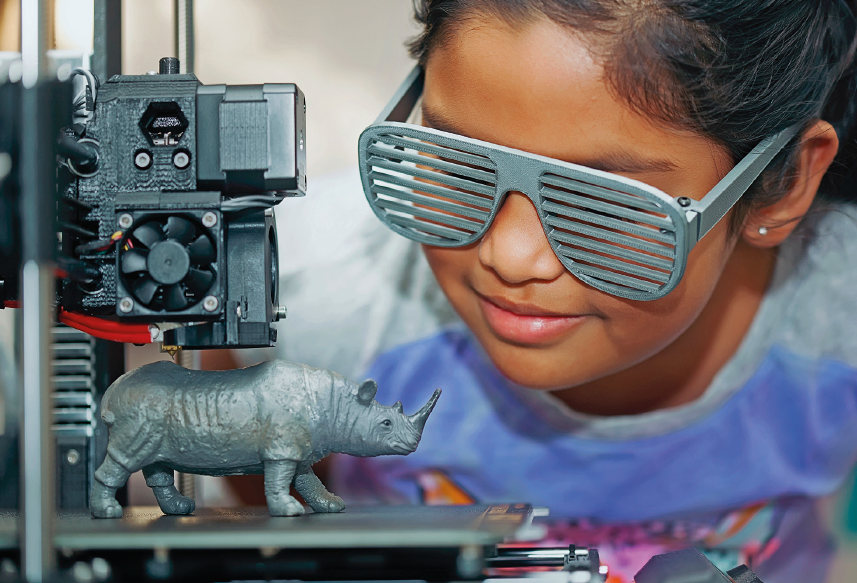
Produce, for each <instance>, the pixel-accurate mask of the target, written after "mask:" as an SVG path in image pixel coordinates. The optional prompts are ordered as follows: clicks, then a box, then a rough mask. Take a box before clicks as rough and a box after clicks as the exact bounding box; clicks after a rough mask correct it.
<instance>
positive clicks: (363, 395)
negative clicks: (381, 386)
mask: <svg viewBox="0 0 857 583" xmlns="http://www.w3.org/2000/svg"><path fill="white" fill-rule="evenodd" d="M377 392H378V383H376V382H375V381H373V380H372V379H368V380H365V381H363V384H362V385H360V387H359V388H358V389H357V402H358V403H360V404H362V405H368V404H369V403H371V402H372V399H374V398H375V393H377Z"/></svg>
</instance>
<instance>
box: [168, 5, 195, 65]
mask: <svg viewBox="0 0 857 583" xmlns="http://www.w3.org/2000/svg"><path fill="white" fill-rule="evenodd" d="M173 2H174V13H175V19H176V20H175V22H176V57H178V59H179V66H180V67H181V69H180V72H181V73H193V66H194V62H193V61H194V37H193V0H173Z"/></svg>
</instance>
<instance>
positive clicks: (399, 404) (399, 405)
mask: <svg viewBox="0 0 857 583" xmlns="http://www.w3.org/2000/svg"><path fill="white" fill-rule="evenodd" d="M393 410H395V411H396V412H397V413H402V414H404V411H403V410H402V402H401V401H396V403H395V404H394V405H393Z"/></svg>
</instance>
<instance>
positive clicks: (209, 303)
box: [202, 296, 220, 312]
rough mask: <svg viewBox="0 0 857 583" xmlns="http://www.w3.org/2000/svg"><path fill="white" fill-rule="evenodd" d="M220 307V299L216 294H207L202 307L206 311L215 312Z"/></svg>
mask: <svg viewBox="0 0 857 583" xmlns="http://www.w3.org/2000/svg"><path fill="white" fill-rule="evenodd" d="M218 307H220V300H218V299H217V298H216V297H214V296H205V299H204V300H202V308H203V309H204V310H205V311H206V312H214V311H215V310H217V308H218Z"/></svg>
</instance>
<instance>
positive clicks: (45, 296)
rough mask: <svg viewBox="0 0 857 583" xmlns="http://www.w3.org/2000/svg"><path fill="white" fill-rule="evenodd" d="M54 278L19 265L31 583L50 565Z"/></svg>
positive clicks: (30, 264)
mask: <svg viewBox="0 0 857 583" xmlns="http://www.w3.org/2000/svg"><path fill="white" fill-rule="evenodd" d="M47 235H48V236H49V235H50V233H47ZM53 277H54V276H53V269H52V268H51V267H50V266H49V265H43V264H40V263H39V262H37V261H35V260H29V261H27V262H26V263H25V264H24V272H23V277H22V286H21V287H22V290H23V293H22V297H23V298H24V358H23V360H24V363H23V364H24V367H23V369H24V371H23V372H24V374H23V377H24V395H23V400H22V402H23V411H24V415H23V417H24V418H23V423H22V425H23V427H22V430H23V431H22V433H23V439H22V456H21V464H22V466H23V487H22V489H21V495H22V499H23V507H24V520H23V531H24V532H23V537H22V543H23V549H22V556H23V562H24V578H25V580H26V581H29V582H30V583H40V582H41V581H44V580H46V579H48V578H49V577H50V575H51V573H52V571H53V569H54V562H55V556H54V545H53V530H54V529H53V515H54V506H55V502H56V494H55V487H56V485H55V479H56V478H55V476H54V471H55V467H54V464H55V463H56V459H55V458H56V456H55V455H54V449H55V448H54V440H53V435H51V419H50V416H51V405H50V394H51V383H50V380H51V379H50V369H49V364H50V363H49V358H48V355H49V343H48V336H49V334H50V327H51V324H52V322H51V313H52V311H53V306H52V304H51V300H52V297H51V296H52V290H53V283H54V279H53Z"/></svg>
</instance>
